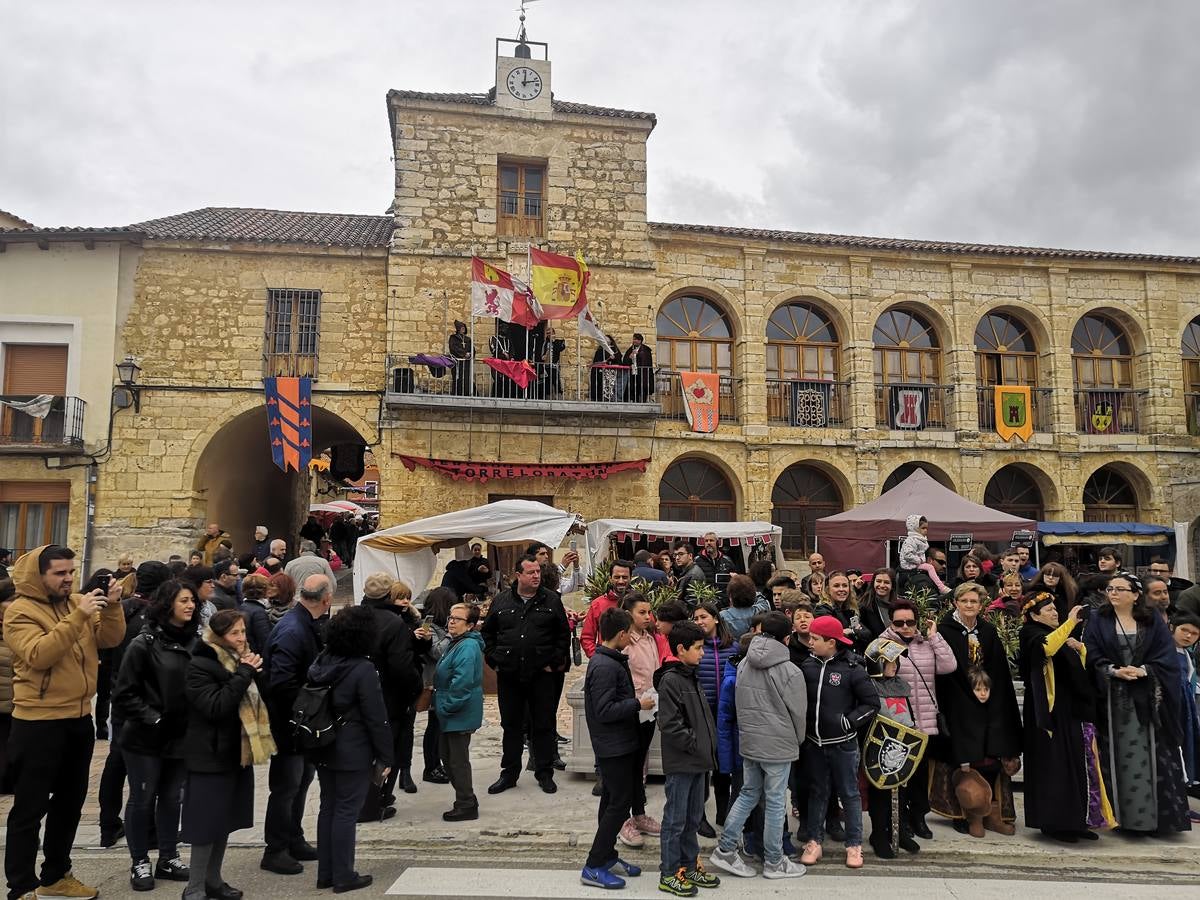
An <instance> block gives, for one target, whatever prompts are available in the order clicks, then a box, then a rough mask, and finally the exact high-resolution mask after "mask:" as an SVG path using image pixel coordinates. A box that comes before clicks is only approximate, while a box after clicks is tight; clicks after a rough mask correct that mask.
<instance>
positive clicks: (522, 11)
mask: <svg viewBox="0 0 1200 900" xmlns="http://www.w3.org/2000/svg"><path fill="white" fill-rule="evenodd" d="M539 2H541V0H521V6H520V8H519V9H518V10H517V11H518V12H519V13H520V14H521V28H520V30H519V31H518V32H517V40H518V41H520V42H521V43H522V44H524V43H525V6H526V4H529V3H539Z"/></svg>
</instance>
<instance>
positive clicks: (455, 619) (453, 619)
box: [446, 616, 469, 625]
mask: <svg viewBox="0 0 1200 900" xmlns="http://www.w3.org/2000/svg"><path fill="white" fill-rule="evenodd" d="M446 621H447V622H462V623H463V624H464V625H466V624H467V622H468V621H469V620H468V619H464V618H463V617H462V616H446Z"/></svg>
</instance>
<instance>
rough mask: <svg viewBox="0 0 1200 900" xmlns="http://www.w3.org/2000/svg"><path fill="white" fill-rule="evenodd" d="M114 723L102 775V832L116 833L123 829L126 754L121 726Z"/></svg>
mask: <svg viewBox="0 0 1200 900" xmlns="http://www.w3.org/2000/svg"><path fill="white" fill-rule="evenodd" d="M122 724H123V723H122V722H120V721H118V720H117V719H113V721H112V740H110V741H109V742H108V758H107V759H105V760H104V771H103V772H102V773H101V774H100V830H101V831H116V830H117V829H118V828H120V827H121V807H122V806H124V804H125V777H126V775H127V769H126V767H125V754H124V753H123V752H122V751H121V726H122Z"/></svg>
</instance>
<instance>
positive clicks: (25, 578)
mask: <svg viewBox="0 0 1200 900" xmlns="http://www.w3.org/2000/svg"><path fill="white" fill-rule="evenodd" d="M74 580H75V553H74V551H72V550H71V549H70V548H68V547H60V546H57V545H54V544H50V545H47V546H43V547H38V548H36V549H34V550H30V551H29V552H28V553H26V554H25V555H23V556H22V557H21V558H20V559H18V560H17V563H16V565H15V566H14V567H13V581H14V582H15V584H16V588H17V596H16V599H15V600H14V601H13V604H12V606H10V607H9V608H8V611H7V612H6V613H5V614H4V641H5V643H6V644H8V646H9V647H10V648H11V649H12V652H13V723H12V735H11V737H10V739H9V751H10V760H9V765H10V766H11V767H12V773H13V783H14V785H15V794H14V796H13V805H12V810H11V811H10V812H9V814H8V834H7V837H6V840H5V846H4V874H5V876H6V877H7V879H8V896H9V897H21V896H23V895H24V894H26V893H29V892H33V891H39V893H41V894H42V895H43V896H56V897H72V898H83V900H88V898H92V897H95V896H96V895H97V893H98V892H97V891H96V889H95V888H91V887H88V886H87V885H85V884H83V883H81V882H80V881H79V880H78V879H77V878H75V876H74V875H73V874H72V873H71V848H72V846H73V845H74V843H75V832H76V830H77V829H78V827H79V817H80V813H81V812H82V810H83V803H84V800H85V799H86V797H87V789H88V770H89V767H90V766H91V762H92V748H93V745H94V743H95V735H96V732H95V726H94V725H93V723H92V697H93V696H94V695H95V693H96V677H97V668H98V666H99V651H100V650H107V649H109V648H110V647H116V646H117V645H118V644H120V643H121V639H122V638H123V637H124V636H125V614H124V611H123V610H122V609H121V604H120V602H119V601H120V597H121V583H120V582H119V581H115V580H113V581H111V582H110V585H109V590H108V593H107V595H106V594H105V593H104V592H103V591H102V590H99V589H97V590H94V591H92V592H91V593H89V594H73V593H71V587H72V585H73V583H74ZM43 818H44V819H45V820H46V829H45V834H44V837H42V836H41V835H40V832H41V826H42V819H43ZM39 837H42V839H41V844H42V848H43V851H44V856H45V859H44V861H43V863H42V870H41V877H40V879H39V877H38V876H37V874H36V865H37V853H38V844H39Z"/></svg>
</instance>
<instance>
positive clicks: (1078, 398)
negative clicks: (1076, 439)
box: [1075, 388, 1148, 434]
mask: <svg viewBox="0 0 1200 900" xmlns="http://www.w3.org/2000/svg"><path fill="white" fill-rule="evenodd" d="M1147 396H1148V392H1147V391H1138V390H1133V389H1131V388H1124V389H1114V388H1106V389H1104V390H1076V391H1075V427H1076V428H1077V429H1078V430H1079V433H1080V434H1138V433H1140V432H1141V430H1142V404H1143V403H1145V402H1146V397H1147Z"/></svg>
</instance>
